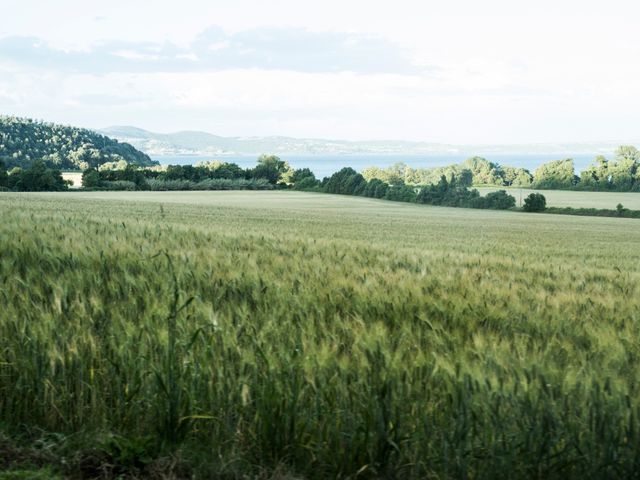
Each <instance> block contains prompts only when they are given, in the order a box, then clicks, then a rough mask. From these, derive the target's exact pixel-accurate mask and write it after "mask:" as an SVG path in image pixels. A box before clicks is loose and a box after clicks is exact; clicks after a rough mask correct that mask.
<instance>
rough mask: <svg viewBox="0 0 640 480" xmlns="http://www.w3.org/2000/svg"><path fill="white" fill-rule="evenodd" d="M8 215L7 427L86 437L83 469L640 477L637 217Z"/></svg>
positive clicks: (398, 208)
mask: <svg viewBox="0 0 640 480" xmlns="http://www.w3.org/2000/svg"><path fill="white" fill-rule="evenodd" d="M549 193H552V192H549ZM553 193H556V192H553ZM557 193H561V192H557ZM562 193H564V192H562ZM567 193H574V192H567ZM544 194H545V195H547V192H546V191H545V192H544ZM579 195H597V194H592V193H589V194H587V193H579ZM623 195H628V194H623ZM548 198H549V199H550V201H549V204H550V205H554V203H553V201H552V200H551V197H550V196H549V197H548ZM622 203H624V205H625V206H626V207H628V208H634V206H633V205H632V204H630V202H622ZM628 203H629V204H628ZM607 206H609V205H607ZM614 206H615V204H614ZM0 208H1V211H2V212H3V213H2V222H1V223H0V245H1V247H2V250H1V252H0V287H1V291H0V295H1V298H2V308H1V309H0V425H1V426H2V427H3V429H4V430H5V431H6V433H5V434H6V435H18V434H17V433H15V432H19V433H20V434H21V435H23V436H24V435H26V434H25V433H24V431H25V429H26V431H27V432H29V433H28V434H29V435H35V434H34V433H33V432H34V431H37V432H49V433H55V434H56V436H55V437H54V436H50V437H47V438H48V442H49V444H51V443H55V441H58V442H60V443H64V442H63V441H62V440H59V439H60V438H64V439H71V440H65V441H67V442H68V443H69V442H72V441H75V442H76V443H75V444H74V445H76V447H75V448H76V450H77V451H78V453H76V454H75V456H72V457H67V458H66V460H65V462H64V463H63V462H62V461H60V462H58V463H56V460H55V455H54V457H53V459H52V460H51V462H52V468H54V469H55V470H59V471H60V472H62V473H65V468H74V469H78V468H80V467H82V468H83V469H84V470H82V471H83V472H84V474H85V475H86V476H90V475H94V474H95V475H98V473H100V472H102V473H101V474H103V473H104V472H105V469H104V467H101V468H102V469H100V468H99V467H98V466H95V465H96V462H97V463H98V465H103V466H104V465H110V466H111V467H110V468H112V470H106V471H107V473H110V474H114V475H115V474H121V473H124V474H130V473H131V472H134V473H135V472H143V473H144V472H146V474H150V472H158V471H159V469H162V468H164V469H165V470H164V473H166V474H171V475H176V476H185V477H191V476H195V477H196V478H211V477H212V476H214V475H227V476H228V478H235V477H240V476H243V475H245V476H252V475H267V476H268V475H270V474H271V473H270V472H273V471H278V472H285V473H291V474H292V475H296V476H297V477H300V478H327V477H332V478H335V477H351V478H354V477H356V476H359V477H362V478H380V477H387V478H394V477H395V478H605V477H630V476H632V475H633V474H634V473H635V472H637V471H639V470H640V448H639V445H640V420H639V419H640V390H639V385H638V378H640V363H639V360H640V345H639V343H638V338H640V323H639V322H640V295H639V293H640V292H639V288H638V287H639V281H640V273H639V267H640V250H639V249H638V248H637V245H638V239H640V222H638V221H637V220H632V219H621V218H595V217H570V216H560V215H544V214H524V213H515V212H500V211H478V210H467V209H461V208H459V209H452V208H440V207H426V206H417V205H412V204H404V203H394V202H388V201H377V200H370V199H364V198H357V197H348V196H334V195H326V194H305V193H293V192H277V191H276V192H179V193H159V192H126V193H124V192H122V193H120V192H118V193H115V192H69V193H61V194H9V193H3V194H0ZM113 435H116V436H113ZM51 438H55V439H58V440H55V441H54V440H51ZM74 439H75V440H74ZM78 445H80V446H78ZM114 445H115V446H114ZM56 448H59V449H63V447H62V446H60V447H56ZM53 451H54V453H55V451H56V450H55V448H53ZM123 451H125V452H127V454H126V455H125V454H123V453H122V452H123ZM131 452H133V453H131ZM131 457H133V460H132V459H131ZM154 458H155V459H158V460H156V461H153V460H151V459H154ZM167 458H169V459H171V461H164V463H163V459H167ZM87 459H90V460H91V461H88V460H87ZM73 462H76V463H73ZM92 462H93V463H92ZM100 462H102V463H100ZM92 468H93V470H92Z"/></svg>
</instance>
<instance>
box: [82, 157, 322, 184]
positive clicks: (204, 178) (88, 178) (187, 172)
mask: <svg viewBox="0 0 640 480" xmlns="http://www.w3.org/2000/svg"><path fill="white" fill-rule="evenodd" d="M305 170H307V171H309V170H308V169H305ZM309 172H310V171H309ZM293 173H294V172H293V170H292V169H291V167H290V166H289V164H288V163H287V162H285V161H283V160H281V159H280V158H278V157H277V156H275V155H262V156H261V157H260V158H258V163H257V165H256V166H255V167H254V168H247V169H243V168H241V167H240V166H238V165H237V164H235V163H225V162H201V163H198V164H196V165H169V166H167V167H161V166H155V167H149V168H138V167H136V166H133V165H125V166H124V168H122V166H121V165H116V166H115V167H112V166H108V167H107V168H105V167H103V168H98V169H95V168H90V169H87V170H85V171H84V172H83V174H82V185H83V187H84V188H91V189H118V190H120V189H124V190H149V189H154V190H176V189H180V190H198V189H202V190H209V189H212V188H210V187H212V186H215V185H227V186H229V185H236V186H238V187H239V188H242V187H243V186H245V187H246V188H258V187H259V188H263V187H264V188H266V187H267V186H270V187H271V188H274V187H276V186H280V187H283V188H285V187H287V186H288V185H289V184H290V183H291V181H292V176H293ZM214 180H230V181H234V183H229V182H215V181H214ZM180 186H181V188H178V187H180ZM199 187H201V188H199ZM208 187H209V188H208Z"/></svg>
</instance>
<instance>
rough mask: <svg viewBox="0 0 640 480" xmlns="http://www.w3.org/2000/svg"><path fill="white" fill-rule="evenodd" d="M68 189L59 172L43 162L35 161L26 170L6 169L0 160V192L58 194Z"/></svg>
mask: <svg viewBox="0 0 640 480" xmlns="http://www.w3.org/2000/svg"><path fill="white" fill-rule="evenodd" d="M67 188H69V183H68V182H66V181H65V180H64V179H63V178H62V173H61V172H60V170H57V169H54V168H48V167H47V166H46V165H45V164H44V162H42V161H36V162H34V163H33V164H32V165H31V166H30V167H28V168H20V167H14V168H12V169H11V171H10V172H7V167H6V165H5V164H4V162H3V161H2V160H0V190H13V191H16V192H58V191H62V190H66V189H67Z"/></svg>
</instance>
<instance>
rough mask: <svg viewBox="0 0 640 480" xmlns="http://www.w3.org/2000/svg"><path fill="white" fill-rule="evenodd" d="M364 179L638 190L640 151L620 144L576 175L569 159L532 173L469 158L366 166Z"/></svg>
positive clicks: (555, 162) (409, 183)
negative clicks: (423, 165) (426, 165)
mask: <svg viewBox="0 0 640 480" xmlns="http://www.w3.org/2000/svg"><path fill="white" fill-rule="evenodd" d="M362 175H363V176H364V178H365V179H366V180H368V181H371V180H373V179H379V180H382V181H384V182H387V183H389V184H391V185H398V184H401V183H403V184H406V185H434V184H437V183H438V182H439V181H440V178H441V177H442V176H444V177H445V178H446V179H447V181H449V182H451V181H455V182H456V184H457V185H464V186H467V187H470V186H472V185H476V186H483V185H486V186H506V187H511V186H513V187H525V188H527V187H531V188H538V189H549V190H553V189H557V190H570V189H576V190H599V191H606V190H611V191H624V192H628V191H640V151H638V149H637V148H635V147H632V146H621V147H619V148H618V149H617V150H616V152H615V156H614V159H613V160H607V159H606V158H605V157H604V156H598V157H596V159H595V160H594V161H593V163H592V164H591V165H589V167H587V168H586V169H585V170H584V171H582V172H581V174H580V175H579V176H578V175H577V174H576V171H575V166H574V163H573V160H572V159H564V160H555V161H552V162H548V163H545V164H543V165H541V166H540V167H538V168H537V169H536V170H535V172H534V173H533V174H531V172H529V171H528V170H527V169H525V168H517V167H509V166H503V165H499V164H497V163H493V162H490V161H488V160H487V159H485V158H481V157H472V158H469V159H468V160H466V161H464V162H463V163H461V164H457V165H448V166H445V167H436V168H429V169H420V168H411V167H409V166H407V165H406V164H404V163H396V164H395V165H392V166H391V167H389V168H384V169H382V168H378V167H368V168H366V169H364V170H363V171H362Z"/></svg>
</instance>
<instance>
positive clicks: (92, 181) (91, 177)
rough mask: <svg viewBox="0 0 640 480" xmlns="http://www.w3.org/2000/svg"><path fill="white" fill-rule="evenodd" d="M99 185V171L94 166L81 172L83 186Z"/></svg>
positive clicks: (94, 186) (100, 183)
mask: <svg viewBox="0 0 640 480" xmlns="http://www.w3.org/2000/svg"><path fill="white" fill-rule="evenodd" d="M100 186H102V180H101V179H100V173H99V172H98V171H97V170H96V169H95V168H88V169H86V170H85V171H84V172H82V187H83V188H98V187H100Z"/></svg>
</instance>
